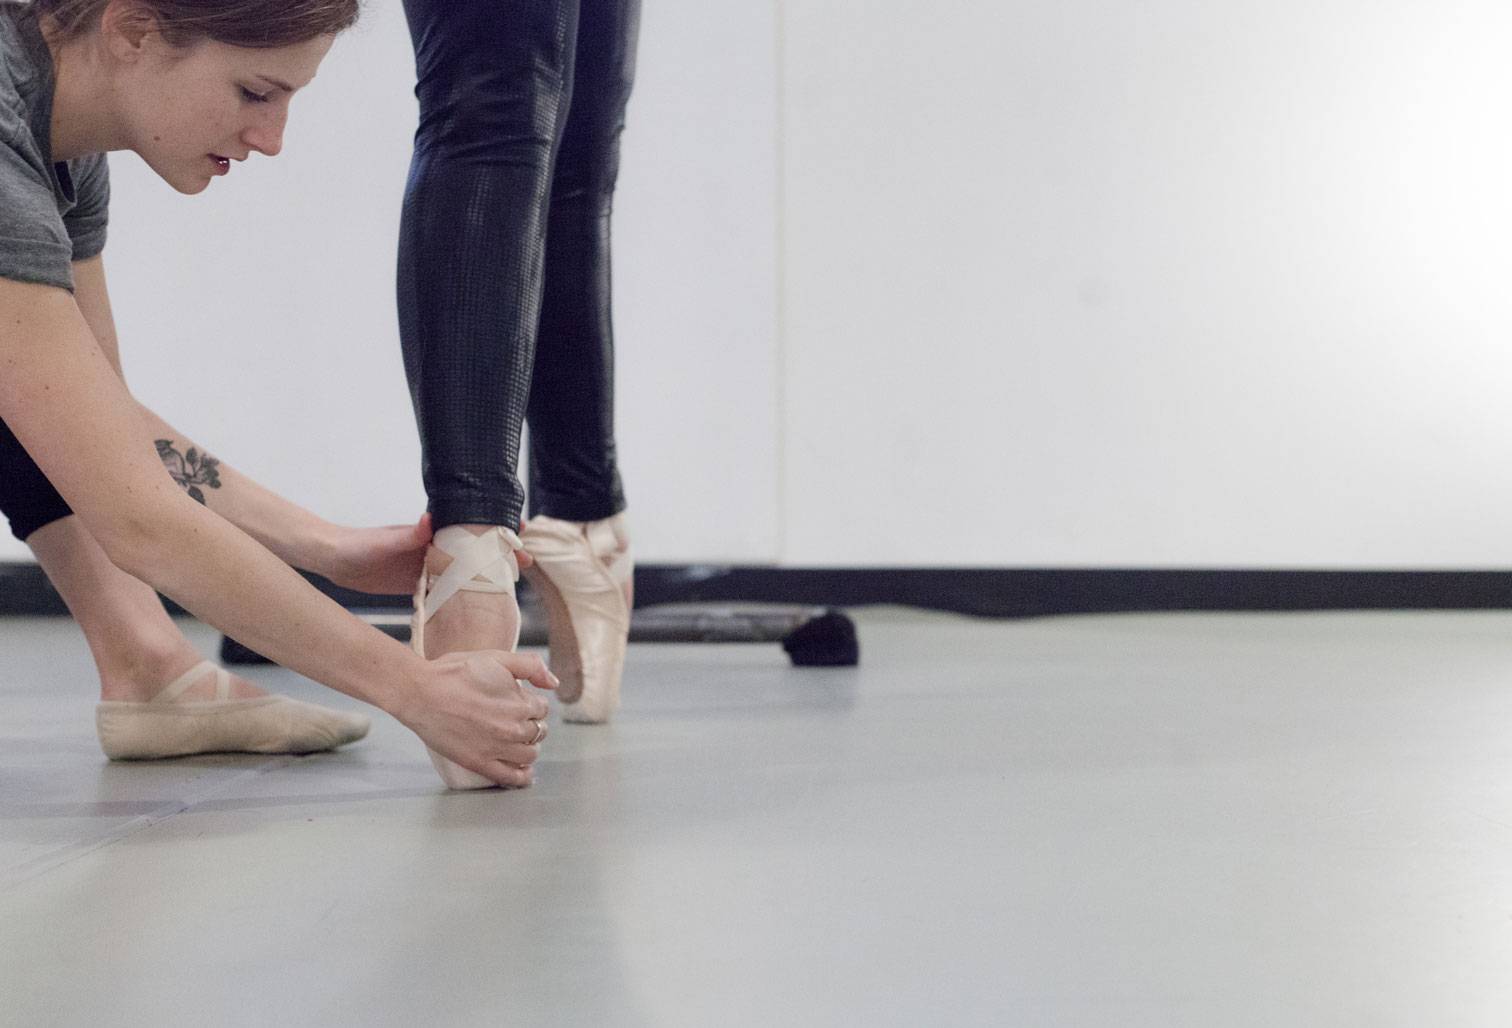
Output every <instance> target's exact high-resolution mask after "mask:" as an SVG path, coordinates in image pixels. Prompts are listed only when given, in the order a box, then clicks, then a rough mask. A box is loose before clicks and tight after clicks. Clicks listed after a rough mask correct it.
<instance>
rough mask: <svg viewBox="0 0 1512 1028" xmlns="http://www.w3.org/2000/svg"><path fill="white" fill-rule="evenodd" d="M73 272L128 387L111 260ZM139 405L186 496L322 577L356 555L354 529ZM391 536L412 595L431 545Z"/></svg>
mask: <svg viewBox="0 0 1512 1028" xmlns="http://www.w3.org/2000/svg"><path fill="white" fill-rule="evenodd" d="M73 271H74V301H75V303H76V304H77V305H78V308H79V311H80V312H81V313H82V314H83V316H84V320H85V322H86V324H88V326H89V330H90V333H91V334H92V335H93V336H94V338H95V340H96V341H97V342H98V344H99V347H100V350H101V352H102V353H104V355H105V358H106V359H107V360H108V361H109V362H110V364H111V366H112V367H113V368H114V369H115V371H116V375H117V376H118V377H120V379H121V381H122V382H125V380H126V376H125V374H124V373H123V371H122V368H121V358H120V346H119V343H118V342H117V338H116V326H115V318H114V316H113V315H112V313H111V309H110V294H109V291H108V289H107V288H106V284H105V264H104V260H103V258H102V257H92V258H90V259H89V260H84V261H75V262H74V265H73ZM128 392H129V387H128ZM135 402H136V406H137V409H138V410H139V411H140V412H141V416H142V418H143V419H144V421H145V425H146V428H145V431H146V432H147V435H148V437H149V439H150V440H151V442H152V444H153V445H154V446H155V447H156V448H157V454H158V458H159V460H161V461H162V462H163V464H164V466H165V467H166V468H167V469H168V472H169V475H170V477H171V478H173V480H174V481H175V482H176V483H177V484H178V485H179V486H180V487H181V488H182V489H184V490H185V492H187V493H189V495H190V496H192V497H194V498H195V499H196V500H198V501H199V502H201V503H203V504H205V505H206V506H208V507H209V508H210V509H211V510H213V511H215V512H216V513H217V514H219V515H221V517H223V518H225V519H226V520H228V521H230V522H231V523H232V524H234V525H236V527H238V528H240V529H241V530H242V531H243V532H246V533H247V534H248V535H250V536H251V537H252V538H254V539H256V540H257V541H258V542H260V543H262V544H263V545H264V546H266V547H267V548H268V549H269V550H272V551H273V553H275V554H277V555H278V556H279V557H280V558H282V559H283V561H284V562H285V563H287V564H291V565H293V566H294V567H297V568H304V569H305V570H307V571H316V572H319V573H320V574H323V575H326V576H327V577H329V578H337V577H339V570H338V566H337V565H338V564H339V556H340V551H342V550H343V548H344V547H345V548H347V549H350V547H351V544H352V542H353V541H354V540H353V537H352V535H351V533H352V531H353V530H351V529H345V528H343V527H341V526H337V525H334V524H332V523H331V522H329V521H327V520H325V519H324V518H321V517H319V516H317V515H316V514H314V513H312V512H311V511H309V510H306V509H305V508H303V507H301V506H299V505H298V504H296V503H293V502H291V501H289V500H287V499H285V498H284V497H282V496H280V495H278V494H277V493H275V492H273V491H272V490H271V489H268V488H266V487H265V486H262V485H260V484H259V483H257V482H256V481H254V480H253V479H251V478H249V477H247V476H246V475H244V474H242V473H241V472H239V471H237V470H236V469H235V468H233V467H231V466H230V465H229V464H226V463H224V462H223V461H221V460H219V459H218V458H215V457H212V456H211V455H210V454H209V453H208V452H207V451H206V450H205V448H204V447H203V446H201V445H199V444H198V443H196V442H195V441H194V440H193V439H191V438H189V436H188V435H187V434H185V433H183V432H180V431H179V430H178V429H176V428H174V427H173V426H172V425H170V424H169V423H168V422H167V421H165V420H164V419H163V418H162V417H160V416H159V415H158V414H156V413H155V412H154V411H152V410H151V409H150V408H148V407H147V406H146V405H145V404H143V403H141V402H139V401H135ZM370 534H373V533H371V532H370ZM389 535H390V536H392V538H391V539H390V538H388V537H386V536H382V535H378V536H376V538H375V539H373V540H371V541H372V542H375V543H388V544H389V545H392V546H394V547H396V548H397V547H402V546H403V545H404V544H405V543H406V542H407V541H409V542H412V545H411V547H410V550H409V555H410V556H409V558H404V556H403V555H404V552H405V551H403V550H400V552H399V553H398V554H395V557H394V560H395V562H396V563H406V565H413V567H412V568H411V569H409V570H407V571H405V572H404V573H402V574H400V573H398V571H399V569H397V568H396V571H395V573H394V574H393V575H392V576H390V577H393V578H395V579H396V581H394V582H391V583H389V584H388V589H389V591H393V592H408V591H409V590H411V589H413V588H414V579H415V578H416V577H417V575H418V572H419V568H420V563H421V560H422V559H423V556H424V544H425V542H426V539H425V538H424V536H423V534H422V533H416V532H414V530H413V528H412V527H411V532H410V535H412V536H413V537H414V538H413V539H412V540H411V539H410V538H409V536H406V535H405V533H404V532H403V531H402V530H401V531H398V532H390V533H389Z"/></svg>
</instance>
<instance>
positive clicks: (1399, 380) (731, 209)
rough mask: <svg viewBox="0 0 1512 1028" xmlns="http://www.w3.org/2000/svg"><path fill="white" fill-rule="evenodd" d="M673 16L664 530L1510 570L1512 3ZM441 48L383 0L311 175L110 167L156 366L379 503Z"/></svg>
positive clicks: (661, 300) (1068, 552) (338, 74)
mask: <svg viewBox="0 0 1512 1028" xmlns="http://www.w3.org/2000/svg"><path fill="white" fill-rule="evenodd" d="M644 18H645V20H644V24H643V29H642V37H641V60H640V66H639V81H638V84H637V89H636V95H635V97H634V99H633V100H632V107H631V126H630V130H629V133H628V135H627V137H626V142H625V148H626V149H625V155H624V175H623V178H622V183H621V191H620V200H619V207H618V214H617V224H616V234H617V267H616V279H617V296H616V303H617V320H618V327H619V341H620V354H621V359H620V385H621V391H620V396H621V403H620V426H621V437H622V442H621V446H622V451H623V454H624V459H625V474H626V480H627V486H628V488H629V490H630V494H631V501H632V505H633V507H634V511H635V516H636V527H637V538H638V540H639V549H640V552H641V555H642V557H643V558H644V559H647V560H668V561H703V560H708V561H716V560H741V561H780V562H783V563H788V564H795V565H808V564H828V563H833V564H930V565H935V564H958V565H1057V566H1099V565H1102V566H1260V567H1265V566H1287V567H1413V566H1421V567H1503V566H1507V565H1509V564H1512V541H1509V540H1512V533H1508V532H1507V531H1505V530H1504V529H1503V524H1502V523H1503V521H1504V516H1503V512H1505V511H1508V510H1512V476H1508V475H1506V474H1504V473H1503V465H1504V463H1505V459H1506V456H1507V454H1508V451H1509V450H1512V446H1509V440H1512V357H1509V345H1508V344H1509V341H1512V298H1509V293H1508V290H1507V289H1506V288H1505V286H1504V282H1505V280H1506V278H1507V273H1508V270H1509V265H1508V254H1507V250H1508V248H1509V243H1508V240H1509V239H1512V231H1509V230H1512V200H1509V198H1508V195H1509V194H1508V191H1507V189H1506V186H1505V183H1506V182H1508V181H1509V180H1512V174H1509V173H1512V144H1509V143H1508V141H1507V140H1508V136H1507V133H1506V132H1505V128H1504V127H1505V124H1506V123H1507V118H1506V116H1505V115H1506V111H1505V108H1506V106H1507V102H1508V101H1507V99H1506V98H1507V97H1508V96H1512V67H1509V66H1508V64H1507V62H1506V61H1505V53H1506V51H1507V45H1508V43H1509V42H1512V14H1509V12H1508V11H1507V9H1506V8H1505V6H1504V5H1498V4H1494V3H1491V2H1485V0H1446V2H1440V3H1438V4H1434V5H1429V4H1426V3H1422V2H1420V0H1419V2H1408V0H1375V2H1371V3H1367V2H1365V0H1325V2H1322V3H1319V2H1317V0H1312V2H1308V3H1304V2H1301V0H1270V2H1267V3H1260V2H1258V0H1236V2H1231V3H1225V4H1218V5H1214V4H1203V3H1197V2H1195V0H1150V2H1148V3H1144V4H1141V5H1114V4H1107V3H1093V2H1091V0H1061V2H1058V3H1054V4H1052V3H1048V2H1041V3H1028V2H1024V0H1011V2H997V3H990V2H980V0H958V2H956V3H953V4H949V5H938V4H929V5H926V4H924V3H922V2H915V0H869V2H867V3H864V4H863V3H860V2H859V0H803V2H795V0H779V2H774V3H771V4H757V5H740V4H719V5H700V4H695V3H693V2H691V0H662V2H658V3H648V4H647V5H646V8H645V15H644ZM409 75H410V62H409V55H408V49H407V41H406V39H405V36H404V32H403V25H402V19H401V17H400V16H399V10H398V4H397V2H396V0H376V2H375V3H374V4H373V5H372V7H371V8H370V10H369V15H368V19H367V22H366V24H365V25H364V26H362V27H361V28H360V29H359V30H358V32H357V33H356V34H354V35H353V36H352V37H350V38H348V39H344V40H343V41H342V42H341V43H340V44H338V47H337V49H336V50H335V52H334V53H333V55H332V57H331V58H330V60H329V61H328V62H327V65H326V68H325V69H324V70H323V71H322V74H321V78H320V80H319V81H318V82H317V83H316V85H315V86H313V87H312V88H311V90H310V91H309V94H308V95H307V96H301V97H300V98H298V99H297V100H296V113H295V118H294V122H293V125H292V128H291V131H290V134H289V139H288V146H287V150H286V153H285V155H284V156H282V157H280V158H279V159H278V160H276V161H271V162H269V161H258V160H255V159H254V161H252V162H249V163H248V164H247V165H243V166H240V167H238V168H237V169H235V171H234V172H233V174H232V176H231V178H230V179H229V180H226V181H218V182H217V183H215V184H214V185H213V186H212V188H211V190H210V192H209V194H207V195H206V196H203V197H199V198H194V199H184V198H181V197H178V196H176V195H174V194H172V193H171V192H169V191H168V190H167V187H166V186H163V185H161V184H160V183H157V182H156V181H154V180H151V178H150V175H149V174H148V173H147V172H146V171H145V170H144V169H143V168H142V167H141V165H140V163H139V162H137V161H136V159H135V158H134V157H130V156H125V157H122V158H119V159H117V160H116V161H115V162H114V165H113V168H114V172H115V184H116V203H115V222H114V223H115V226H116V227H115V230H114V235H113V238H112V243H111V247H110V250H109V253H108V260H109V263H110V268H111V276H112V282H113V290H114V294H115V298H116V304H117V314H118V317H119V320H120V321H121V323H122V332H123V339H124V346H125V353H126V360H127V371H128V374H129V376H130V377H131V379H132V382H133V385H134V387H135V388H136V389H137V391H138V392H139V393H140V394H142V395H144V396H146V397H147V398H148V399H149V401H150V402H152V403H153V404H154V405H156V406H158V407H159V408H161V409H163V410H164V411H165V412H167V413H169V414H170V416H171V417H172V418H173V419H175V420H177V421H179V422H181V423H182V425H183V427H185V428H186V429H187V430H189V431H191V432H193V433H194V434H196V435H197V436H200V437H202V438H203V440H204V441H206V442H207V443H208V444H209V445H210V447H211V449H212V452H215V453H217V455H219V456H222V457H224V458H225V459H227V460H229V461H231V462H232V463H235V464H237V465H239V466H241V467H243V468H244V469H245V470H248V471H250V472H252V473H253V474H255V475H258V476H260V477H262V478H264V479H265V480H267V481H268V482H270V484H273V485H275V486H276V487H278V488H280V489H282V490H284V491H286V492H287V493H289V494H290V495H291V496H293V497H295V498H296V499H299V500H301V501H303V502H306V503H308V504H309V505H310V506H312V507H314V508H315V509H317V510H319V511H321V512H323V513H328V514H330V515H331V516H333V517H337V518H345V519H349V520H353V521H365V522H371V521H388V520H402V519H405V518H407V517H409V516H410V515H411V514H413V513H414V512H416V511H418V510H419V509H420V507H421V505H422V497H421V494H420V489H419V484H418V474H417V471H416V452H417V448H416V444H415V441H414V437H413V435H414V433H413V425H412V421H411V417H410V413H409V409H408V399H407V394H406V392H405V389H404V384H403V376H402V373H401V369H400V364H399V357H398V343H397V338H396V333H395V329H394V312H393V298H392V277H393V276H392V266H393V250H394V238H395V234H396V221H397V212H398V203H399V194H400V190H401V189H402V184H403V176H404V170H405V164H406V160H407V152H408V141H409V132H410V130H411V129H412V127H413V118H414V108H413V101H412V99H411V98H410V96H409V93H408V88H409ZM20 552H21V551H20V550H17V549H15V548H12V550H11V551H8V552H7V554H6V555H10V554H15V553H20Z"/></svg>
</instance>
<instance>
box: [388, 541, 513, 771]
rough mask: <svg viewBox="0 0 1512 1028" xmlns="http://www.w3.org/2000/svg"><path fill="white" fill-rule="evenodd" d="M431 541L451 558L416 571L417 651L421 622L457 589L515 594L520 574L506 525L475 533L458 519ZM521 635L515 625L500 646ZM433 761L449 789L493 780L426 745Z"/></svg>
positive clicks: (413, 640) (421, 644)
mask: <svg viewBox="0 0 1512 1028" xmlns="http://www.w3.org/2000/svg"><path fill="white" fill-rule="evenodd" d="M431 545H432V546H434V547H436V548H437V549H438V550H440V551H441V552H442V553H445V554H447V555H448V556H450V557H451V558H452V562H451V563H450V564H448V565H447V566H446V570H445V571H443V572H441V574H439V575H432V574H429V573H428V572H426V571H423V570H422V571H421V572H420V584H419V585H418V586H416V588H415V609H414V612H413V613H412V614H411V615H410V645H411V646H413V647H414V650H415V652H416V653H418V654H420V656H422V657H424V656H425V623H426V622H427V621H429V620H430V619H431V618H433V617H435V616H436V611H438V610H440V609H441V606H442V605H443V604H444V603H446V601H447V600H449V599H451V598H452V597H453V596H455V595H457V593H459V592H474V593H504V594H506V595H508V596H509V597H510V598H511V599H513V598H514V594H515V582H516V581H518V580H519V577H520V565H519V563H518V562H517V561H516V559H515V555H514V551H515V550H518V549H520V548H521V547H520V537H519V536H517V535H515V534H514V533H513V532H511V531H510V530H509V529H507V528H502V527H499V526H495V527H493V528H490V529H489V530H488V531H486V532H484V533H483V534H482V535H473V534H472V533H471V532H469V531H468V530H467V529H465V528H463V527H462V526H460V525H449V526H447V527H446V528H443V529H441V531H439V532H437V533H436V535H435V537H434V538H433V539H432V540H431ZM519 641H520V629H519V625H518V624H516V626H515V633H514V638H513V639H508V640H501V643H502V642H507V643H508V645H507V646H506V645H501V646H499V649H504V650H513V649H514V648H515V646H516V645H518V644H519ZM425 750H426V752H427V753H429V754H430V759H431V764H432V765H434V766H435V768H436V773H437V774H438V775H440V776H441V781H443V782H445V783H446V787H447V788H448V789H492V788H494V786H495V783H494V782H492V781H490V780H489V779H487V778H484V777H483V776H482V775H480V774H478V773H477V772H476V771H469V770H468V769H467V768H465V767H463V766H462V765H461V764H458V763H455V762H454V761H451V760H448V759H447V758H446V757H443V756H442V755H441V754H439V753H437V752H436V751H435V750H433V749H431V748H430V747H429V746H427V747H426V748H425Z"/></svg>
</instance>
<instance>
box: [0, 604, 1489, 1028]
mask: <svg viewBox="0 0 1512 1028" xmlns="http://www.w3.org/2000/svg"><path fill="white" fill-rule="evenodd" d="M858 621H859V624H860V630H861V639H862V647H863V653H862V660H863V663H862V666H861V667H860V668H857V669H844V670H820V669H804V670H799V669H794V668H792V667H790V666H788V664H787V662H786V658H785V657H784V656H783V654H782V653H781V651H780V650H779V649H778V648H777V647H776V646H707V645H706V646H666V645H663V646H655V645H639V646H635V647H633V648H632V651H631V662H630V667H629V670H628V673H627V680H626V689H625V691H626V702H625V708H624V711H623V715H622V717H621V718H620V720H619V721H618V722H617V723H616V724H614V725H613V726H610V727H600V728H583V727H571V726H557V727H555V729H554V731H553V733H552V735H551V737H550V739H549V742H548V746H547V748H546V752H545V754H544V756H543V757H542V764H541V770H540V780H539V782H538V784H537V785H536V786H535V787H534V788H532V789H530V790H526V791H522V792H514V793H502V792H490V793H473V794H446V793H445V792H443V791H442V790H441V788H440V786H439V782H438V780H437V779H436V778H435V776H434V773H433V772H432V770H431V768H430V765H429V764H428V762H427V761H426V759H425V756H424V753H423V751H422V749H421V747H420V745H419V743H418V742H417V741H416V740H415V739H414V738H413V737H412V736H410V735H409V734H408V733H407V732H406V731H405V730H404V729H403V728H402V727H400V726H399V725H398V724H396V723H394V722H393V721H391V720H388V719H387V718H384V717H382V716H380V717H378V718H377V719H376V722H375V727H374V731H373V733H372V735H370V736H369V737H368V739H366V740H364V741H363V742H361V743H359V744H357V745H355V746H353V747H350V748H348V749H347V750H345V751H343V752H339V753H335V754H327V755H320V756H314V757H306V758H272V759H267V758H255V757H202V758H194V759H188V760H180V761H172V762H164V763H157V764H138V765H120V764H116V765H112V764H108V763H107V762H106V761H105V760H104V759H103V758H102V757H101V756H100V754H99V752H98V749H97V748H96V743H95V740H94V735H93V727H92V716H93V715H92V704H93V695H92V689H93V680H92V677H91V673H90V665H89V662H88V659H87V655H86V653H85V651H84V648H83V645H82V643H81V641H80V640H79V639H78V637H77V636H76V635H75V633H74V629H73V626H72V625H71V624H70V623H69V622H67V621H65V620H61V619H55V620H50V619H34V620H33V619H20V618H12V619H0V651H3V652H4V653H5V654H6V660H5V661H4V664H3V672H0V1023H4V1024H5V1025H24V1026H34V1025H52V1024H60V1025H92V1024H101V1025H107V1024H108V1025H138V1024H141V1025H146V1024H154V1025H180V1024H183V1025H188V1024H196V1025H243V1024H246V1025H266V1024H352V1025H423V1026H428V1028H435V1026H449V1025H484V1024H489V1025H499V1024H504V1025H514V1024H520V1025H698V1026H703V1025H719V1026H731V1025H810V1024H813V1025H847V1026H861V1025H894V1024H896V1025H921V1024H922V1025H956V1024H961V1025H967V1024H993V1025H1074V1026H1085V1025H1117V1026H1127V1025H1159V1026H1172V1025H1202V1026H1213V1025H1329V1026H1334V1025H1411V1026H1428V1025H1431V1026H1435V1028H1438V1026H1447V1025H1507V1024H1512V613H1503V612H1490V613H1343V614H1311V615H1237V614H1205V615H1193V614H1177V615H1139V616H1106V617H1104V616H1098V617H1074V618H1061V619H1048V620H1032V621H1016V622H1014V621H978V620H970V619H965V618H954V617H946V616H940V615H933V614H924V613H920V612H913V611H902V610H890V609H884V610H876V611H870V612H861V613H860V614H858ZM191 631H192V632H194V634H195V637H196V639H197V640H198V641H200V642H201V643H203V645H204V647H205V648H206V649H207V650H208V649H210V648H211V647H213V645H214V642H215V639H216V637H215V636H214V635H213V634H212V633H210V632H209V631H208V630H206V629H204V628H203V627H201V626H198V625H191ZM252 676H253V677H255V678H256V679H258V680H259V681H261V682H263V683H264V684H267V685H269V686H271V687H275V688H278V689H281V690H285V691H288V692H291V693H294V694H297V695H300V696H303V697H309V698H315V697H318V696H320V695H321V694H322V693H323V692H324V690H320V689H319V688H318V687H316V686H314V685H312V684H311V683H309V682H307V681H304V680H302V679H299V678H297V677H296V676H294V675H293V674H291V673H289V672H286V671H282V670H279V669H275V668H262V669H257V670H254V671H253V672H252ZM336 700H337V701H339V702H345V701H344V700H343V699H342V698H340V697H336Z"/></svg>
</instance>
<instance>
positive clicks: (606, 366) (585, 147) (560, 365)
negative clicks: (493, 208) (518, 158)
mask: <svg viewBox="0 0 1512 1028" xmlns="http://www.w3.org/2000/svg"><path fill="white" fill-rule="evenodd" d="M639 25H640V2H639V0H605V2H600V3H593V4H586V5H585V6H584V9H583V12H582V14H581V17H580V20H579V26H578V39H577V55H576V61H575V67H574V75H573V87H572V95H573V101H572V107H571V110H570V111H569V112H568V115H567V125H566V128H565V129H564V131H563V135H562V143H561V148H560V151H559V153H558V155H557V162H556V170H555V174H554V177H553V181H552V188H551V213H550V219H549V222H548V225H549V228H548V232H547V237H546V238H547V242H546V277H545V287H544V292H543V296H542V306H541V324H540V332H539V335H538V338H537V342H536V362H535V374H534V378H533V380H532V384H531V391H530V405H529V422H530V469H531V482H530V506H531V510H532V512H533V513H540V514H546V515H549V516H550V517H553V518H559V519H561V520H564V521H574V522H591V521H599V520H601V519H604V518H608V517H611V516H612V515H614V514H617V513H619V512H620V511H621V510H624V508H625V497H624V492H623V489H622V487H621V484H620V475H619V468H618V464H617V461H616V451H615V442H614V328H613V322H612V316H611V290H612V282H611V275H610V215H611V213H612V210H613V205H614V187H615V183H616V181H617V179H618V176H619V145H620V135H621V133H622V132H623V131H624V127H625V108H626V105H627V104H628V103H629V99H630V90H631V87H632V84H633V82H634V78H635V50H636V41H637V36H638V31H639Z"/></svg>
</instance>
